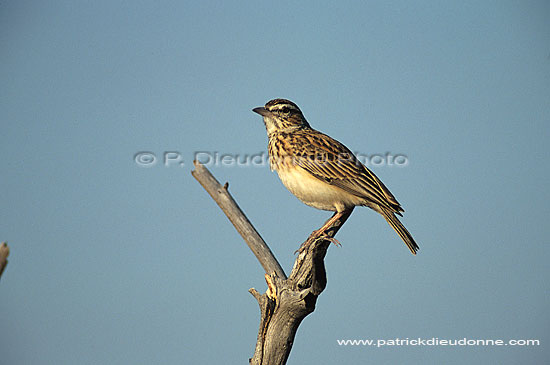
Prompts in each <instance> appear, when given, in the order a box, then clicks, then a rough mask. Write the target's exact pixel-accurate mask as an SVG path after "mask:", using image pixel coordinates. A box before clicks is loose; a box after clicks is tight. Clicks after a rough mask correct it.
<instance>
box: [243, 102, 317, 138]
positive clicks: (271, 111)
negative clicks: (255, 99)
mask: <svg viewBox="0 0 550 365" xmlns="http://www.w3.org/2000/svg"><path fill="white" fill-rule="evenodd" d="M252 111H253V112H255V113H258V114H260V115H261V116H262V117H263V118H264V124H265V128H266V129H267V134H271V133H274V132H283V131H292V130H294V129H299V128H304V127H306V128H311V127H310V126H309V123H308V122H307V120H306V118H304V115H303V114H302V111H301V110H300V108H298V105H296V104H294V103H293V102H292V101H290V100H286V99H273V100H270V101H268V102H267V104H265V106H263V107H258V108H254V109H252Z"/></svg>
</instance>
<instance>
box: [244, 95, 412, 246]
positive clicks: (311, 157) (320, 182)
mask: <svg viewBox="0 0 550 365" xmlns="http://www.w3.org/2000/svg"><path fill="white" fill-rule="evenodd" d="M253 111H254V112H256V113H258V114H260V115H261V116H262V117H263V120H264V124H265V128H266V130H267V135H268V138H269V143H268V152H269V163H270V167H271V170H275V171H277V174H278V175H279V178H280V179H281V181H282V183H283V184H284V186H285V187H286V188H287V189H288V190H289V191H290V192H291V193H292V194H294V195H295V196H296V197H297V198H298V199H300V200H301V201H302V202H303V203H305V204H307V205H309V206H312V207H314V208H317V209H321V210H327V211H333V212H334V214H333V216H332V217H331V218H330V219H329V220H328V221H327V222H326V223H325V224H324V225H323V226H322V227H321V228H319V229H318V230H316V231H314V232H313V233H312V237H314V238H315V237H321V236H323V235H324V233H325V231H326V229H327V228H329V227H330V226H331V225H332V224H333V223H334V222H335V221H336V220H338V219H339V218H341V217H342V216H343V215H344V214H346V213H348V212H349V211H350V210H353V209H354V208H355V207H356V206H366V207H369V208H371V209H373V210H374V211H376V212H378V213H380V214H381V215H382V216H383V217H384V218H385V219H386V221H387V222H388V223H389V224H390V226H391V227H392V228H393V229H394V230H395V231H396V232H397V234H398V235H399V237H401V239H402V240H403V242H405V244H406V245H407V247H408V248H409V250H410V251H411V252H412V253H413V255H416V252H417V251H418V250H419V247H418V245H417V244H416V242H415V241H414V239H413V237H412V236H411V234H410V233H409V231H407V229H406V228H405V226H403V224H402V223H401V222H400V221H399V219H398V218H397V215H398V216H402V214H401V213H402V212H404V210H403V208H402V207H401V205H400V204H399V203H398V202H397V199H395V197H394V196H393V194H392V193H391V192H390V191H389V189H388V188H387V187H386V186H385V185H384V184H383V183H382V181H380V179H379V178H378V177H377V176H376V175H375V174H374V173H373V172H372V171H371V170H369V169H368V168H367V167H365V166H364V165H363V164H362V163H361V162H360V161H359V160H358V159H357V157H356V156H355V155H354V154H353V153H352V152H351V151H350V150H349V149H348V148H347V147H346V146H344V145H343V144H342V143H340V142H338V141H337V140H335V139H334V138H331V137H329V136H327V135H326V134H323V133H321V132H319V131H317V130H315V129H313V128H311V126H310V125H309V123H308V122H307V120H306V118H305V117H304V115H303V113H302V111H301V110H300V108H298V106H297V105H296V104H294V103H293V102H292V101H290V100H286V99H274V100H271V101H269V102H267V104H265V106H263V107H258V108H254V109H253ZM310 238H311V237H310ZM308 241H309V240H308Z"/></svg>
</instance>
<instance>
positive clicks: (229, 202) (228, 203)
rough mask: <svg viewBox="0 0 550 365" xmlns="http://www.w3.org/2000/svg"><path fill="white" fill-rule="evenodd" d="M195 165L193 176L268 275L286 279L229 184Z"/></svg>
mask: <svg viewBox="0 0 550 365" xmlns="http://www.w3.org/2000/svg"><path fill="white" fill-rule="evenodd" d="M193 164H194V165H195V170H193V171H191V174H192V175H193V177H194V178H195V179H197V181H198V182H199V183H200V184H201V185H202V187H203V188H204V190H206V191H207V192H208V194H210V196H211V197H212V199H214V201H215V202H216V203H217V204H218V205H219V207H220V208H221V209H222V210H223V212H224V213H225V215H226V216H227V218H229V220H230V221H231V223H233V226H235V228H236V229H237V232H239V233H240V235H241V236H242V237H243V239H244V241H245V242H246V244H247V245H248V247H250V249H251V250H252V252H253V253H254V255H255V256H256V258H257V259H258V261H259V262H260V265H262V267H263V268H264V270H265V272H266V274H269V275H271V274H272V273H276V274H277V276H278V277H280V278H284V279H286V274H285V271H284V270H283V268H282V267H281V265H280V264H279V262H278V261H277V259H276V258H275V256H274V255H273V252H271V249H270V248H269V247H268V246H267V244H266V243H265V241H264V240H263V238H262V237H261V236H260V234H259V233H258V231H256V228H254V226H253V225H252V223H250V221H249V220H248V218H247V217H246V216H245V215H244V213H243V211H242V210H241V208H239V206H238V205H237V203H236V202H235V200H234V199H233V197H232V196H231V194H229V191H228V187H229V184H228V183H225V185H224V186H222V185H221V184H220V183H219V182H218V180H216V178H215V177H214V176H212V174H211V173H210V171H208V169H207V168H206V167H204V166H203V165H202V164H200V163H199V162H197V161H193Z"/></svg>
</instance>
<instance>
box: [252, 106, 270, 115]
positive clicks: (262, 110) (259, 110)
mask: <svg viewBox="0 0 550 365" xmlns="http://www.w3.org/2000/svg"><path fill="white" fill-rule="evenodd" d="M252 111H253V112H254V113H258V114H260V115H261V116H262V117H267V116H268V115H271V112H270V111H269V110H267V109H266V108H264V107H263V106H259V107H257V108H254V109H252Z"/></svg>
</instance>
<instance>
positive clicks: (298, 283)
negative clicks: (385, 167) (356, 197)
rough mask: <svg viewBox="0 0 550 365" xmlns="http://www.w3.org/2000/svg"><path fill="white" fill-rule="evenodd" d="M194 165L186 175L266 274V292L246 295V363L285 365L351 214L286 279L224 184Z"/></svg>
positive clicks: (315, 243)
mask: <svg viewBox="0 0 550 365" xmlns="http://www.w3.org/2000/svg"><path fill="white" fill-rule="evenodd" d="M194 164H195V170H194V171H192V172H191V173H192V174H193V176H194V177H195V179H197V180H198V181H199V183H200V184H201V185H202V186H203V187H204V189H205V190H206V191H207V192H208V193H209V194H210V196H211V197H212V199H214V201H215V202H216V203H217V204H218V205H219V206H220V208H221V209H222V210H223V212H224V213H225V214H226V215H227V217H228V218H229V220H230V221H231V223H233V225H234V226H235V228H236V229H237V231H238V232H239V233H240V234H241V236H242V237H243V238H244V240H245V242H246V243H247V245H248V247H250V249H251V250H252V252H253V253H254V255H256V258H257V259H258V261H259V262H260V264H261V265H262V267H263V268H264V270H265V272H266V274H265V280H266V282H267V287H268V289H267V291H266V292H265V293H264V294H260V293H258V291H257V290H256V289H254V288H252V289H250V290H249V292H250V293H251V294H252V295H253V296H254V298H256V300H257V301H258V304H259V306H260V313H261V318H260V328H259V331H258V338H257V342H256V348H255V351H254V356H253V357H252V358H251V359H249V362H250V364H255V365H260V364H269V365H271V364H277V365H278V364H285V363H286V361H287V359H288V356H289V355H290V350H291V349H292V345H293V343H294V337H295V336H296V331H297V330H298V326H299V325H300V323H301V322H302V320H303V319H304V318H305V317H306V316H307V315H308V314H310V313H312V312H313V311H314V310H315V303H316V302H317V297H318V296H319V295H320V294H321V292H322V291H323V290H324V289H325V287H326V284H327V278H326V271H325V264H324V258H325V255H326V253H327V249H328V247H329V246H330V244H331V240H330V238H333V237H334V235H335V234H336V233H337V232H338V230H339V229H340V228H341V227H342V225H343V224H344V223H345V221H346V220H347V219H348V218H349V216H350V215H351V213H352V210H350V211H348V212H347V213H346V214H344V215H343V216H342V217H341V218H340V219H339V220H337V221H335V222H334V224H333V225H331V226H330V227H328V228H327V229H326V230H325V233H324V235H323V236H322V237H320V238H317V239H316V240H312V242H310V244H308V245H306V246H305V248H304V249H303V250H302V251H301V252H300V253H299V255H298V257H297V258H296V261H295V263H294V267H293V268H292V272H291V273H290V276H289V277H288V278H287V276H286V275H285V272H284V270H283V269H282V268H281V265H280V264H279V262H278V261H277V259H276V258H275V256H274V255H273V253H272V252H271V250H270V249H269V247H268V246H267V244H266V243H265V242H264V240H263V239H262V238H261V237H260V235H259V234H258V232H257V231H256V229H255V228H254V227H253V226H252V224H251V223H250V221H249V220H248V218H246V216H245V215H244V213H243V212H242V210H241V209H240V208H239V206H238V205H237V203H236V202H235V200H234V199H233V198H232V197H231V195H230V194H229V191H228V183H225V185H224V186H222V185H220V183H219V182H218V181H217V180H216V179H215V178H214V176H212V174H211V173H210V171H208V169H207V168H206V167H204V166H203V165H201V164H200V163H198V162H196V161H195V162H194Z"/></svg>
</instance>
